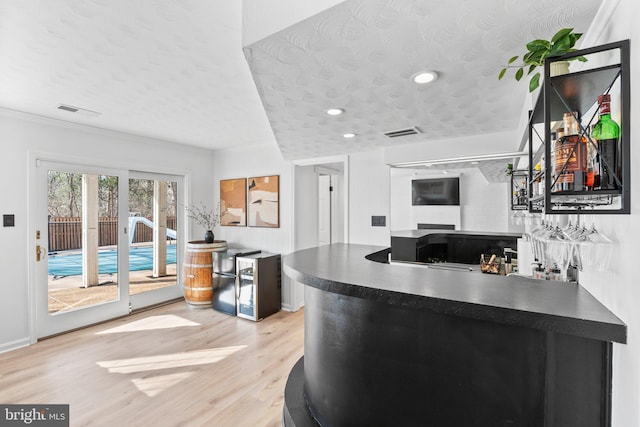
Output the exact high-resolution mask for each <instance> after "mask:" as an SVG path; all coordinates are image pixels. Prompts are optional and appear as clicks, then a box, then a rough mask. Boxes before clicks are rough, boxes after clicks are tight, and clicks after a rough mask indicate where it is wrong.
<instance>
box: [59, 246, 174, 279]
mask: <svg viewBox="0 0 640 427" xmlns="http://www.w3.org/2000/svg"><path fill="white" fill-rule="evenodd" d="M175 263H176V245H167V264H175ZM152 268H153V247H152V246H134V247H130V248H129V271H140V270H151V269H152ZM117 271H118V252H117V251H116V250H115V249H113V250H106V251H99V252H98V273H99V274H109V273H116V272H117ZM81 274H82V254H81V253H74V254H68V255H65V254H61V253H58V254H53V255H49V275H51V276H54V277H64V276H79V275H81Z"/></svg>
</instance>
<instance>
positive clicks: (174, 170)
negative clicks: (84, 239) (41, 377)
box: [0, 110, 213, 351]
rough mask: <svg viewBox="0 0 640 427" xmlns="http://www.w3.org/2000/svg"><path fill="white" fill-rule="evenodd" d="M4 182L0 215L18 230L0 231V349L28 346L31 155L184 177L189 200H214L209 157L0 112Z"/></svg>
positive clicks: (181, 148) (1, 175) (198, 151)
mask: <svg viewBox="0 0 640 427" xmlns="http://www.w3.org/2000/svg"><path fill="white" fill-rule="evenodd" d="M0 129H1V130H2V134H1V136H0V149H1V152H2V158H3V161H2V167H1V168H0V180H1V182H3V186H2V197H1V198H0V200H1V202H0V214H14V215H15V216H16V226H15V227H13V228H7V227H1V228H0V269H1V270H2V279H0V281H1V284H0V324H1V325H3V326H2V327H1V328H0V351H4V350H9V349H11V348H15V347H19V346H23V345H27V344H29V339H30V337H29V333H30V331H29V319H30V310H31V304H30V298H32V297H31V296H30V295H28V289H29V288H28V283H29V276H28V274H29V271H30V268H29V265H30V262H32V259H33V256H32V255H33V254H34V250H35V249H34V248H35V242H31V241H30V237H29V236H30V235H31V234H32V233H30V227H29V224H28V223H27V218H28V203H29V202H28V200H29V199H28V195H29V191H30V190H31V189H30V187H29V179H30V177H29V171H30V165H29V164H28V160H29V153H43V154H45V153H51V154H52V155H55V156H56V157H57V158H61V157H62V158H63V159H64V160H65V161H67V162H80V163H86V164H90V165H100V166H104V167H111V168H122V169H135V170H141V171H149V172H158V173H171V174H187V175H188V182H191V189H190V195H191V198H192V199H193V200H202V201H203V202H205V203H207V204H210V203H212V202H213V194H212V192H211V191H210V189H211V187H212V184H211V183H212V181H213V178H212V170H211V164H212V163H213V154H212V152H211V151H206V150H201V149H195V148H193V149H192V148H188V147H184V146H178V145H176V144H171V143H167V142H163V141H158V140H152V139H146V138H139V137H133V136H130V135H126V134H121V133H117V132H109V131H103V130H99V129H94V128H90V127H86V126H79V125H73V124H70V123H66V122H62V121H56V120H49V119H43V118H38V117H36V116H29V115H25V114H21V113H16V112H12V111H9V110H0Z"/></svg>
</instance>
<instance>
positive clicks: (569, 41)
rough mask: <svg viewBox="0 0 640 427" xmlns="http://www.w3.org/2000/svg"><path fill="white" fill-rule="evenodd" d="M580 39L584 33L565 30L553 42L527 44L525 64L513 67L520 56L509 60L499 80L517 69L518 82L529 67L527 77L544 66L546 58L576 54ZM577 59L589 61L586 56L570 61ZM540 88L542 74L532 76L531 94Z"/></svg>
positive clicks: (556, 35)
mask: <svg viewBox="0 0 640 427" xmlns="http://www.w3.org/2000/svg"><path fill="white" fill-rule="evenodd" d="M580 37H582V33H574V32H573V28H563V29H562V30H560V31H558V32H557V33H555V35H554V36H553V37H552V38H551V41H547V40H541V39H537V40H533V41H531V42H529V43H527V53H525V54H524V55H522V62H523V64H522V65H511V64H513V63H514V62H515V61H516V60H517V59H518V58H519V56H518V55H516V56H514V57H512V58H511V59H509V62H508V65H507V66H506V67H504V68H503V69H502V70H501V71H500V74H498V80H501V79H502V78H503V77H504V75H505V73H506V72H507V68H517V69H518V70H517V71H516V74H515V78H516V80H517V81H520V79H521V78H522V76H524V70H525V68H526V67H527V66H528V67H529V68H528V71H527V75H530V74H531V73H532V72H533V70H535V69H536V67H541V66H543V65H544V60H545V58H554V57H558V56H562V55H565V54H567V53H569V52H574V51H575V50H576V49H574V48H573V46H575V44H576V42H577V41H578V39H580ZM576 59H577V60H578V61H581V62H586V61H587V58H585V57H584V56H578V57H575V58H570V59H568V61H573V60H576ZM538 86H540V72H537V73H535V74H534V75H533V76H531V79H530V80H529V92H533V91H534V90H536V88H537V87H538Z"/></svg>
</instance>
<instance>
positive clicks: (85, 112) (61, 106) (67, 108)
mask: <svg viewBox="0 0 640 427" xmlns="http://www.w3.org/2000/svg"><path fill="white" fill-rule="evenodd" d="M58 110H62V111H68V112H70V113H76V114H79V115H81V116H86V117H98V116H99V115H100V114H102V113H98V112H97V111H91V110H87V109H85V108H80V107H74V106H72V105H66V104H59V105H58Z"/></svg>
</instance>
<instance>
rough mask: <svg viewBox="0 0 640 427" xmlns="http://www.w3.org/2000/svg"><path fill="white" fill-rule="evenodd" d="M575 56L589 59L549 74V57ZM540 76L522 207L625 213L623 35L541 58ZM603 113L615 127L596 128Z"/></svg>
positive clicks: (626, 85)
mask: <svg viewBox="0 0 640 427" xmlns="http://www.w3.org/2000/svg"><path fill="white" fill-rule="evenodd" d="M580 56H584V57H585V58H587V59H588V62H586V63H583V64H590V63H591V64H595V65H593V66H592V68H588V69H583V70H579V71H576V72H570V73H569V74H564V75H559V76H550V75H549V70H550V64H551V63H552V62H556V61H561V60H567V59H570V58H577V57H580ZM603 62H606V63H605V64H604V65H602V63H603ZM601 65H602V66H601ZM544 76H545V78H544V81H543V85H542V87H541V91H540V93H539V96H538V98H537V100H536V102H535V107H534V109H533V110H532V111H531V113H530V120H529V126H528V128H529V129H528V140H529V182H530V185H529V194H530V198H529V211H531V212H541V211H544V212H546V213H564V214H569V213H581V212H585V213H596V214H600V213H629V212H630V197H629V196H630V185H629V182H630V179H629V169H630V165H629V105H630V104H629V103H630V100H629V93H630V90H629V41H628V40H625V41H621V42H616V43H610V44H607V45H603V46H597V47H594V48H588V49H582V50H578V51H575V52H571V53H569V54H567V55H564V56H562V57H558V58H552V59H548V60H547V61H546V62H545V70H544ZM612 116H613V117H612ZM603 120H611V122H615V123H617V124H618V125H619V127H618V129H619V131H618V132H617V133H615V134H611V135H609V136H607V135H604V134H602V132H600V133H598V132H599V129H600V128H601V124H600V123H602V121H603ZM609 123H610V122H607V124H606V125H605V126H607V128H608V129H611V126H609ZM545 159H548V161H545ZM540 164H542V165H543V166H542V167H541V169H540V171H539V172H538V171H537V170H536V169H535V167H534V165H535V166H537V165H540ZM598 178H600V182H599V180H598ZM536 189H537V190H538V191H536ZM541 194H542V195H543V197H541Z"/></svg>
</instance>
